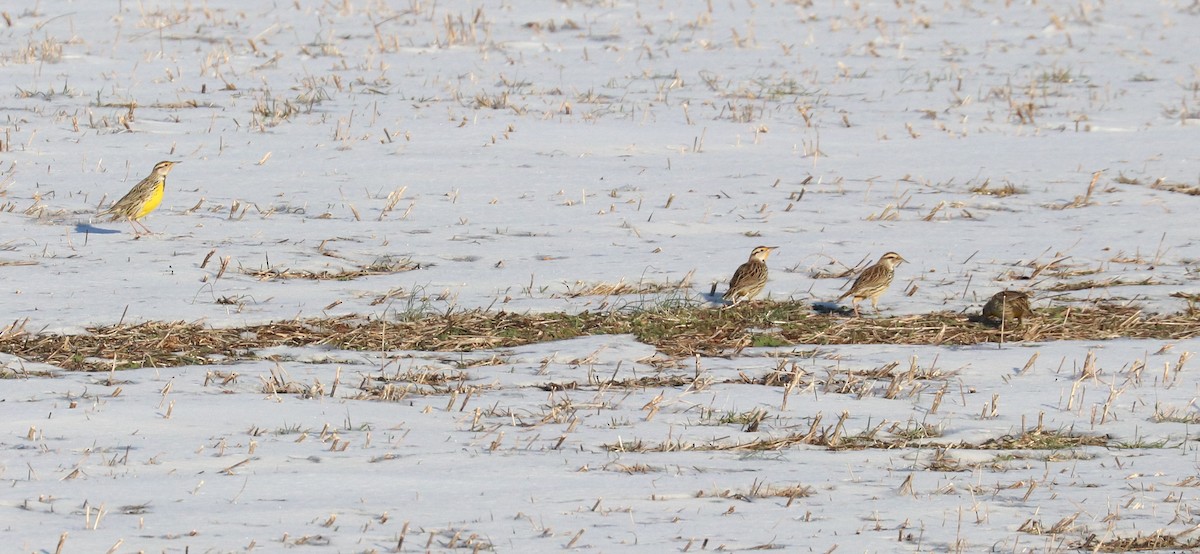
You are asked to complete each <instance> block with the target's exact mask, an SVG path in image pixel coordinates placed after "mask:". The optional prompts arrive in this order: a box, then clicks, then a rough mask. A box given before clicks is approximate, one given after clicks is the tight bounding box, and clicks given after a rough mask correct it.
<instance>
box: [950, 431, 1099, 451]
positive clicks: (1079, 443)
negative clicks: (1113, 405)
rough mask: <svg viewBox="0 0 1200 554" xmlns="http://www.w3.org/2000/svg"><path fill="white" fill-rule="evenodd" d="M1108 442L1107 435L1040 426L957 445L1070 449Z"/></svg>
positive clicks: (976, 447) (996, 448)
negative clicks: (978, 441)
mask: <svg viewBox="0 0 1200 554" xmlns="http://www.w3.org/2000/svg"><path fill="white" fill-rule="evenodd" d="M1108 443H1109V439H1108V438H1107V437H1102V436H1095V435H1079V434H1074V433H1068V432H1063V431H1052V430H1045V429H1041V428H1038V429H1033V430H1030V431H1025V432H1023V433H1020V434H1016V435H1003V436H1000V437H996V438H993V439H988V440H985V441H983V442H981V443H978V444H971V443H967V442H963V443H959V444H958V445H957V447H958V448H964V449H965V448H971V449H978V450H1068V449H1072V448H1080V447H1083V446H1107V445H1108Z"/></svg>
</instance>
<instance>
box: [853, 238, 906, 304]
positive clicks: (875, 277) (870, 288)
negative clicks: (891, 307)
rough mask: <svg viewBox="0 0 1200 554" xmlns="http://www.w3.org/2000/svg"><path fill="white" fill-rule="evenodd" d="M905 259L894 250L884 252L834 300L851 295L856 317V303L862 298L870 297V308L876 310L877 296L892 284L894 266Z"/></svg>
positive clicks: (894, 273) (894, 272) (894, 271)
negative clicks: (848, 288)
mask: <svg viewBox="0 0 1200 554" xmlns="http://www.w3.org/2000/svg"><path fill="white" fill-rule="evenodd" d="M907 261H908V260H906V259H904V258H902V257H900V255H899V254H897V253H895V252H888V253H887V254H884V255H883V256H882V257H880V258H879V261H878V262H875V265H873V266H871V267H868V268H866V269H864V270H863V272H862V273H860V274H859V275H858V279H855V280H854V285H853V286H851V287H850V290H848V291H846V292H845V294H843V295H841V296H839V297H838V299H837V300H836V301H835V302H841V301H842V299H843V298H846V297H847V296H849V297H851V301H852V302H853V303H854V317H858V303H859V302H860V301H862V299H864V298H870V299H871V308H872V309H874V310H875V311H877V312H878V311H879V297H880V296H882V295H883V291H886V290H887V288H888V286H890V285H891V284H892V277H894V276H895V275H896V266H897V265H900V262H907Z"/></svg>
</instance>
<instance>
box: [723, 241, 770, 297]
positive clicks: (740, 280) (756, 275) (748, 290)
mask: <svg viewBox="0 0 1200 554" xmlns="http://www.w3.org/2000/svg"><path fill="white" fill-rule="evenodd" d="M776 248H779V247H778V246H757V247H755V248H754V250H752V251H750V259H749V260H747V261H746V263H744V264H742V265H740V266H738V268H737V271H734V272H733V278H732V279H730V280H729V290H727V291H725V295H724V296H722V297H721V298H722V299H723V300H730V301H732V302H733V303H734V304H737V303H738V302H739V301H741V300H747V301H750V300H754V297H755V296H758V293H760V292H762V290H763V287H766V286H767V256H770V255H771V251H772V250H775V249H776Z"/></svg>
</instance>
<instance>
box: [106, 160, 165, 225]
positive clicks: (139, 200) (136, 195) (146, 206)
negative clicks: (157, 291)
mask: <svg viewBox="0 0 1200 554" xmlns="http://www.w3.org/2000/svg"><path fill="white" fill-rule="evenodd" d="M177 163H181V162H168V161H163V162H158V163H156V164H154V170H153V171H151V172H150V175H148V176H147V177H146V178H145V179H142V180H141V182H139V183H138V184H136V185H134V186H133V188H131V189H129V192H128V193H126V194H125V196H122V197H121V199H120V200H117V201H116V202H114V203H113V205H112V206H109V208H108V209H107V210H104V211H102V212H100V213H99V215H111V216H112V218H111V219H110V220H109V221H116V220H118V219H122V218H124V219H127V220H129V226H130V227H133V233H134V234H135V235H141V233H139V232H138V229H137V227H136V226H135V224H136V225H140V226H141V227H142V229H144V230H145V231H146V233H147V234H152V233H153V232H152V231H151V230H150V228H149V227H146V225H145V224H143V223H142V222H141V221H138V220H139V219H141V218H143V217H145V216H146V214H148V213H150V212H152V211H154V209H155V208H157V207H158V205H159V204H162V199H163V190H164V189H165V188H166V185H167V174H168V173H170V172H171V168H172V167H175V164H177Z"/></svg>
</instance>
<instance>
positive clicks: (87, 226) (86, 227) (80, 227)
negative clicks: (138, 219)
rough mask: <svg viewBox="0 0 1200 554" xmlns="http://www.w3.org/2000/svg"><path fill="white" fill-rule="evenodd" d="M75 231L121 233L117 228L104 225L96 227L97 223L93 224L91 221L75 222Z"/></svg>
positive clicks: (105, 233)
mask: <svg viewBox="0 0 1200 554" xmlns="http://www.w3.org/2000/svg"><path fill="white" fill-rule="evenodd" d="M75 232H76V233H88V234H93V233H94V234H97V235H115V234H118V233H120V232H121V231H118V230H116V229H104V228H102V227H96V226H95V225H92V224H91V223H76V224H75Z"/></svg>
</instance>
